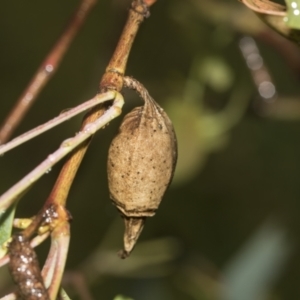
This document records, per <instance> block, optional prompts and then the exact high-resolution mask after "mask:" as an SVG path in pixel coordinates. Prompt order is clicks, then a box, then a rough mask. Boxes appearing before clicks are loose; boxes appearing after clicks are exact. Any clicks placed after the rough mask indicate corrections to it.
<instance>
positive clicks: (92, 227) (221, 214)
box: [0, 0, 300, 300]
mask: <svg viewBox="0 0 300 300" xmlns="http://www.w3.org/2000/svg"><path fill="white" fill-rule="evenodd" d="M77 3H78V1H71V0H65V1H58V0H54V1H49V2H42V1H38V0H32V1H26V2H20V1H16V0H10V1H4V2H3V3H1V9H0V37H1V39H0V40H1V48H0V54H1V55H0V69H1V72H0V91H1V109H0V119H1V120H3V119H4V117H5V115H6V114H7V112H8V111H9V110H10V108H11V107H12V105H13V103H14V101H15V100H16V98H17V97H18V96H19V95H20V93H21V92H22V90H23V89H24V87H25V86H26V84H27V83H28V82H29V80H30V78H31V76H32V75H33V73H34V71H35V70H36V68H37V67H38V65H39V64H40V62H41V61H42V60H43V57H44V56H45V55H46V53H47V51H48V50H49V49H50V47H51V46H52V45H53V43H54V42H55V41H56V39H57V37H58V35H59V33H60V32H61V30H62V29H63V27H64V25H65V24H66V20H67V18H68V16H70V15H71V13H72V11H73V10H74V9H75V7H76V5H77ZM129 3H130V1H128V0H126V1H124V0H110V1H109V0H102V1H100V0H99V3H98V5H97V6H96V7H95V9H94V11H93V12H92V14H91V16H90V18H89V19H88V20H87V22H86V24H85V25H84V28H83V29H82V30H81V31H80V33H79V35H78V36H77V38H76V40H75V41H74V43H73V44H72V46H71V48H70V49H69V51H68V53H67V55H66V57H65V59H64V60H63V62H62V64H61V66H60V68H59V70H58V72H57V74H56V75H55V76H54V78H53V79H52V80H51V82H50V83H49V85H48V86H47V87H46V88H45V89H44V91H43V92H42V93H41V95H40V96H39V99H38V101H37V103H36V104H35V105H34V107H33V108H32V110H31V111H30V112H29V114H28V115H27V117H26V119H25V120H24V121H23V122H22V124H21V126H20V128H19V129H18V132H16V135H17V134H20V133H21V132H24V131H26V130H28V129H31V128H33V127H34V126H36V125H39V124H41V123H42V122H45V121H46V120H49V119H51V118H52V117H54V116H56V115H57V114H59V113H60V111H62V110H64V109H66V108H69V107H74V106H76V104H78V103H81V102H83V101H84V100H86V99H89V98H90V97H92V96H93V95H94V94H95V93H96V92H97V86H98V82H99V80H100V78H101V75H102V74H103V72H104V70H105V66H106V64H107V62H108V60H109V58H110V55H111V54H112V52H113V50H114V47H115V45H116V42H117V40H118V37H119V34H120V32H121V30H122V26H123V24H124V22H125V19H126V15H127V8H128V6H129ZM243 35H251V36H253V37H254V39H255V40H256V41H257V43H258V47H259V49H260V51H261V54H262V57H263V59H264V63H265V64H266V65H267V66H268V68H269V70H270V73H271V75H272V78H273V80H274V82H275V84H276V88H277V91H278V93H279V96H280V97H282V99H284V98H285V97H289V99H293V101H292V103H293V105H294V106H292V109H289V108H290V106H288V107H287V105H289V103H290V102H289V101H288V102H287V103H285V102H280V103H281V105H283V106H282V107H285V108H284V109H280V112H281V116H280V120H279V119H278V118H277V117H276V116H277V115H276V114H274V115H273V116H272V115H268V116H266V115H262V114H261V113H260V112H261V108H265V107H266V106H267V107H274V106H270V105H275V106H276V105H277V102H276V103H273V104H270V103H266V102H265V101H264V100H263V99H261V98H260V97H259V93H258V91H257V88H256V86H255V84H254V83H253V78H252V77H251V73H250V71H249V69H248V67H247V65H246V62H245V60H244V59H243V56H242V55H241V53H240V50H239V47H238V44H239V40H240V38H241V37H242V36H243ZM298 57H299V49H298V48H296V47H294V45H292V44H290V42H287V41H285V40H284V39H282V38H280V37H279V36H277V35H276V34H275V33H273V32H272V31H271V30H269V29H268V28H267V27H266V25H264V24H263V23H262V22H261V21H260V20H259V19H258V18H257V16H256V15H255V14H254V13H253V12H251V11H250V10H249V9H247V8H245V7H244V6H243V5H242V4H241V3H239V2H238V1H234V0H222V1H221V0H220V1H216V0H209V1H206V0H189V1H181V0H165V1H162V0H158V1H157V3H156V4H155V5H154V6H153V8H152V9H151V17H150V18H149V19H147V20H146V21H145V23H144V24H143V25H142V28H141V30H140V32H139V34H138V36H137V39H136V41H135V44H134V47H133V50H132V53H131V55H130V59H129V65H128V70H127V75H131V76H134V77H136V78H137V79H138V80H139V81H141V82H142V83H143V84H144V85H145V86H146V87H147V88H148V90H149V92H150V94H151V95H152V96H153V97H154V98H155V100H156V101H157V102H158V103H160V104H161V106H162V107H164V108H165V109H166V111H167V112H168V113H169V114H170V116H171V117H172V119H173V122H174V124H175V128H176V129H177V131H178V139H179V162H178V164H179V165H178V171H177V173H176V175H175V176H176V177H175V181H174V184H173V185H172V186H171V188H170V189H169V191H168V192H167V194H166V195H165V199H164V200H163V202H162V204H161V207H160V209H159V211H158V212H157V214H156V216H155V217H154V218H152V219H149V220H148V221H147V223H146V226H145V229H144V232H143V234H142V236H141V240H140V243H139V244H138V245H137V247H136V249H135V250H134V252H133V253H132V256H131V257H130V258H129V259H128V261H121V260H118V258H117V256H116V253H117V251H118V249H120V248H121V247H122V234H123V228H122V220H121V219H120V218H119V215H118V213H117V212H116V210H115V208H114V207H113V206H112V205H111V203H110V201H109V195H108V189H107V180H106V157H107V151H108V146H109V143H110V141H111V139H112V137H113V136H114V134H115V133H116V131H117V128H118V125H119V123H120V121H121V118H120V119H118V120H115V121H114V122H112V123H111V124H110V126H109V127H107V128H105V130H102V131H101V132H99V133H97V135H96V136H95V137H94V139H93V142H92V144H91V147H90V149H89V151H88V153H87V155H86V157H85V159H84V161H83V164H82V166H81V168H80V170H79V173H78V175H77V177H76V180H75V182H74V185H73V188H72V190H71V193H70V196H69V202H68V209H69V210H70V212H71V214H72V215H73V222H72V239H71V246H70V253H69V256H68V262H67V272H68V271H72V272H81V273H83V274H84V275H85V276H86V278H87V282H91V284H90V285H89V287H88V288H89V290H90V292H91V293H92V295H93V296H94V298H95V299H102V298H103V299H114V297H116V295H118V294H124V295H127V296H128V297H129V298H133V299H139V300H148V299H151V300H152V299H158V300H159V299H164V300H165V299H172V300H173V299H174V300H176V299H188V300H189V299H201V300H204V299H222V295H223V296H224V295H225V294H224V293H222V291H223V289H224V288H226V287H225V284H226V280H225V279H226V278H225V277H226V276H227V275H228V274H229V273H228V270H229V269H230V268H229V266H233V265H235V264H234V262H237V261H239V259H240V257H247V259H248V260H247V262H249V261H250V262H251V263H250V264H246V263H245V264H240V265H242V266H244V267H243V268H242V269H240V272H241V274H242V275H247V274H248V273H247V272H248V271H249V270H248V269H247V268H248V266H249V265H250V266H252V265H256V266H257V265H258V264H257V262H259V259H261V257H262V256H260V254H261V253H262V250H260V249H270V251H271V252H270V253H273V252H272V249H275V248H276V251H277V252H276V253H277V254H278V255H277V256H276V255H275V254H274V256H272V255H268V257H269V256H270V257H271V258H272V257H274V258H273V260H272V259H271V260H270V262H268V264H267V262H266V263H265V264H261V265H263V268H264V270H262V271H260V273H261V274H266V275H264V276H265V277H263V278H264V281H263V279H261V280H262V281H263V282H264V284H265V285H264V288H263V289H262V290H259V291H261V293H263V294H259V295H260V296H261V297H262V299H298V298H299V297H300V290H299V280H300V251H299V243H298V236H299V231H300V230H299V228H300V222H299V220H300V218H299V213H300V201H299V199H300V188H299V186H300V185H299V178H300V156H299V153H300V138H299V137H300V123H299V120H298V119H297V118H296V117H293V118H291V117H290V115H291V114H293V116H294V115H296V116H297V112H298V110H299V105H298V101H300V100H299V98H298V95H299V78H300V63H299V59H298ZM124 97H125V100H126V105H125V108H124V113H125V112H127V111H129V110H130V109H131V108H132V107H133V106H136V105H141V102H140V100H139V99H138V97H136V96H135V95H134V94H133V93H131V92H127V91H125V92H124ZM295 103H296V104H295ZM285 104H287V105H285ZM286 107H287V108H286ZM299 115H300V114H299ZM291 119H292V121H291ZM80 121H81V117H78V118H74V119H73V120H71V121H69V122H67V123H66V124H64V125H61V126H59V128H56V129H53V130H51V131H50V132H48V133H46V134H44V135H42V136H41V137H38V138H36V139H35V140H33V141H31V142H29V143H27V144H25V145H23V146H21V147H19V148H18V149H15V150H12V151H11V152H9V153H7V154H5V155H4V156H3V157H1V158H0V176H1V182H0V189H1V191H2V192H4V191H5V190H7V189H8V188H9V187H10V186H11V185H12V184H13V183H15V182H16V181H17V180H19V179H20V178H21V177H22V176H24V175H25V174H26V173H27V172H29V171H30V170H31V169H32V168H33V167H34V166H36V165H37V164H38V163H39V162H41V161H42V159H44V158H45V157H46V156H47V155H48V154H49V153H51V152H52V151H54V150H55V149H56V147H57V146H58V145H59V144H60V142H61V141H62V140H63V139H66V138H67V137H69V136H72V135H73V134H74V133H75V132H76V131H78V129H79V126H80ZM61 166H62V163H60V164H59V165H58V166H56V167H55V168H53V169H52V171H51V172H50V173H49V174H47V175H45V176H44V178H42V179H41V180H40V181H39V182H38V183H37V184H36V185H35V186H34V187H33V188H32V189H31V190H30V191H29V192H28V193H27V194H26V196H25V197H24V198H23V199H22V200H21V201H20V204H19V206H18V209H17V216H18V217H30V216H31V215H34V214H35V213H36V212H37V211H38V209H39V208H40V207H41V205H42V203H43V202H44V201H45V199H46V197H47V195H48V193H49V192H50V190H51V187H52V185H53V183H54V182H55V179H56V177H57V175H58V172H59V169H60V167H61ZM271 216H272V220H273V221H272V222H273V223H272V224H275V225H274V227H272V228H273V229H272V231H271V233H270V234H269V235H268V234H267V235H264V238H263V239H258V241H259V242H257V243H258V244H257V243H256V244H255V245H258V246H257V247H256V246H255V247H252V246H250V245H253V244H251V241H252V239H253V237H255V236H256V234H257V232H260V230H263V229H261V228H264V226H265V224H266V222H267V221H268V220H269V219H270V217H271ZM268 237H270V239H268ZM271 237H274V239H272V238H271ZM274 240H275V241H279V242H273V241H274ZM256 241H257V240H256ZM270 245H271V246H270ZM274 245H275V246H274ZM245 249H246V250H247V251H248V252H247V251H246V250H245ZM251 249H252V252H251V251H250V250H251ZM257 249H258V250H257ZM287 249H288V250H287ZM38 251H39V254H40V257H41V260H43V259H44V257H45V255H46V253H47V252H46V251H47V245H43V246H41V247H39V250H38ZM250 252H251V253H252V254H253V253H254V254H253V255H252V254H251V255H248V256H247V255H246V256H243V255H242V254H241V253H250ZM263 253H265V252H263ZM266 253H269V252H266ZM280 255H281V256H280ZM283 256H284V257H285V259H283V258H282V259H279V258H278V257H283ZM249 257H251V260H249V259H250V258H249ZM243 262H246V260H244V261H243ZM125 264H126V265H125ZM87 266H88V267H87ZM270 266H272V267H274V269H271V267H270ZM259 270H261V269H259ZM270 270H271V271H272V272H271V273H273V274H274V276H273V277H272V278H269V277H267V276H269V275H268V274H269V273H270V272H268V271H270ZM1 274H2V273H1ZM231 274H232V273H231ZM253 274H255V273H253ZM1 276H2V275H1ZM3 276H4V277H2V278H3V280H2V282H3V283H4V282H6V281H5V280H4V278H7V274H6V273H5V274H4V275H3ZM228 276H229V275H228ZM228 278H229V277H228ZM230 278H233V277H230ZM243 278H246V279H245V280H246V283H247V280H248V284H249V285H248V286H250V287H251V286H253V282H252V281H251V282H250V280H251V279H250V278H251V277H243ZM247 278H248V279H247ZM266 278H267V279H268V278H269V279H270V280H267V279H266ZM271 279H272V280H271ZM231 283H232V282H230V284H231ZM230 284H229V283H228V286H230ZM236 284H238V283H236ZM256 286H259V285H256ZM0 287H1V289H4V287H2V286H1V285H0ZM66 290H67V292H68V293H70V295H71V298H72V299H79V296H78V290H77V289H76V283H74V284H72V283H68V284H67V285H66ZM79 293H80V291H79ZM76 295H77V296H76ZM76 297H77V298H76ZM224 297H225V296H224ZM243 299H248V298H247V297H244V298H243ZM243 299H241V298H240V300H243ZM231 300H234V299H231Z"/></svg>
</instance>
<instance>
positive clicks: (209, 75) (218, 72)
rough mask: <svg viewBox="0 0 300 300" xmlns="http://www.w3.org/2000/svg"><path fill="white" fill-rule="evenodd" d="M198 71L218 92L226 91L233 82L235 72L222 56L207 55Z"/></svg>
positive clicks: (201, 77)
mask: <svg viewBox="0 0 300 300" xmlns="http://www.w3.org/2000/svg"><path fill="white" fill-rule="evenodd" d="M198 72H199V73H198V74H199V77H200V79H201V80H202V81H203V82H205V83H206V84H207V85H209V86H210V87H211V88H213V89H214V90H215V91H217V92H220V93H221V92H225V91H226V90H228V89H229V88H230V87H231V86H232V84H233V79H234V76H233V72H232V70H231V68H230V67H229V65H228V64H227V63H226V62H225V61H224V60H223V59H221V58H220V57H214V56H210V57H206V58H205V59H204V61H203V62H202V64H201V65H200V66H199V70H198Z"/></svg>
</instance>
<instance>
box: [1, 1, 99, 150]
mask: <svg viewBox="0 0 300 300" xmlns="http://www.w3.org/2000/svg"><path fill="white" fill-rule="evenodd" d="M96 2H97V1H96V0H82V1H81V3H80V5H79V7H78V8H77V10H76V11H75V14H74V15H73V17H72V19H71V22H70V23H69V25H68V26H67V28H66V30H65V31H64V32H63V34H62V35H61V37H60V38H59V40H58V41H57V43H56V44H55V46H54V47H53V48H52V50H51V51H50V53H49V54H48V56H47V57H46V59H45V60H44V62H43V63H42V64H41V66H40V67H39V69H38V70H37V72H36V73H35V75H34V77H33V78H32V80H31V82H30V83H29V85H28V86H27V88H26V89H25V91H24V92H23V94H22V95H21V97H20V98H19V99H18V101H17V103H16V105H15V106H14V108H13V109H12V110H11V112H10V113H9V115H8V117H7V118H6V120H5V121H4V123H3V125H2V126H1V128H0V144H3V143H5V142H6V141H7V140H8V139H9V138H10V136H11V135H12V133H13V131H14V130H15V128H16V127H17V126H18V124H19V123H20V122H21V120H22V119H23V117H24V116H25V114H26V112H27V111H28V109H29V108H30V107H31V105H32V104H33V103H34V101H35V99H36V98H37V96H38V95H39V93H40V91H41V90H42V88H43V87H44V86H45V84H46V83H47V82H48V81H49V79H50V78H51V77H52V76H53V74H54V73H55V71H56V69H57V68H58V66H59V63H60V61H61V59H62V58H63V55H64V54H65V52H66V50H67V49H68V48H69V45H70V43H71V42H72V40H73V38H74V37H75V35H76V34H77V32H78V31H79V29H80V27H81V26H82V24H83V23H84V21H85V19H86V17H87V15H88V13H89V12H90V10H91V8H92V7H93V6H94V4H95V3H96Z"/></svg>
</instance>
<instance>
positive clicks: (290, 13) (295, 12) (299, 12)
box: [285, 0, 300, 29]
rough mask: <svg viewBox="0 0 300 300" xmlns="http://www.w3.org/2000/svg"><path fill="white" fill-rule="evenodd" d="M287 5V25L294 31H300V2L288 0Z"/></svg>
mask: <svg viewBox="0 0 300 300" xmlns="http://www.w3.org/2000/svg"><path fill="white" fill-rule="evenodd" d="M285 2H286V5H287V8H288V10H287V20H286V24H287V25H288V26H289V27H291V28H294V29H300V1H299V0H286V1H285Z"/></svg>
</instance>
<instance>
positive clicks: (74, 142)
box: [0, 93, 124, 210]
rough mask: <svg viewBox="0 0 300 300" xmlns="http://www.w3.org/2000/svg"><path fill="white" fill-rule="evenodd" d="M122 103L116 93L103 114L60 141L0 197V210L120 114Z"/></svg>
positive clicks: (121, 98)
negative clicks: (73, 134) (42, 159)
mask: <svg viewBox="0 0 300 300" xmlns="http://www.w3.org/2000/svg"><path fill="white" fill-rule="evenodd" d="M123 104H124V100H123V97H122V95H121V94H119V93H116V97H115V100H114V104H113V106H111V107H110V108H109V109H108V110H107V111H106V112H105V114H104V115H102V116H101V117H100V118H99V119H97V120H96V121H94V122H93V123H90V124H87V125H86V126H84V127H83V129H82V130H81V131H80V132H79V133H78V134H77V135H76V136H75V137H73V138H70V139H67V140H65V141H64V142H62V144H61V145H60V147H59V149H57V150H56V151H55V152H53V153H52V154H50V155H49V156H48V157H47V159H45V160H44V161H43V162H42V163H41V164H40V165H38V166H37V167H36V168H35V169H33V170H32V171H31V172H30V173H29V174H28V175H26V176H25V177H24V178H23V179H21V180H20V181H19V182H18V183H16V184H15V185H14V186H12V187H11V188H10V189H9V190H8V191H7V192H5V193H4V194H3V195H2V196H1V197H0V208H1V210H6V209H7V208H8V207H9V206H10V205H11V204H12V203H13V202H14V201H16V200H18V199H19V198H20V196H21V195H22V194H23V193H24V192H25V191H26V190H27V189H28V188H29V187H30V186H31V185H32V184H33V183H34V182H35V181H37V180H38V179H39V178H40V177H41V176H43V175H44V174H45V173H46V172H47V170H49V169H50V168H52V166H54V165H55V164H56V163H57V162H58V161H60V160H61V159H62V158H63V157H65V156H66V155H67V154H68V153H70V152H71V151H72V150H74V149H75V148H76V147H77V146H78V145H80V144H82V143H83V142H84V141H86V140H87V139H89V138H90V137H91V136H92V135H93V134H94V133H95V132H96V131H97V130H99V129H100V128H102V127H103V126H105V125H106V124H108V123H109V122H110V121H111V120H112V119H114V118H116V117H117V116H119V115H120V114H121V109H122V106H123Z"/></svg>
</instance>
